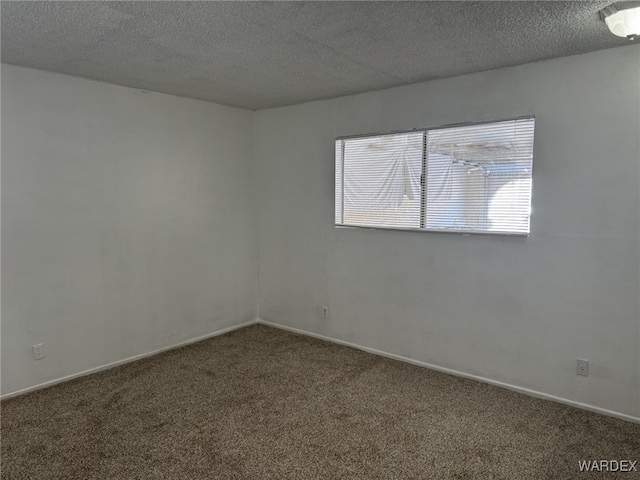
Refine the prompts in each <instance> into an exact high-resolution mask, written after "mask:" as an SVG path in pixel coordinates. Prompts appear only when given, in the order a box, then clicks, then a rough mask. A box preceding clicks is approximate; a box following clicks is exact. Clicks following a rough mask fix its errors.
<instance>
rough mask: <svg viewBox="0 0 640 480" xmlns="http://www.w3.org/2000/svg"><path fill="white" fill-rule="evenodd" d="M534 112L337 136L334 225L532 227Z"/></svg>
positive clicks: (497, 229)
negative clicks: (428, 127) (522, 116)
mask: <svg viewBox="0 0 640 480" xmlns="http://www.w3.org/2000/svg"><path fill="white" fill-rule="evenodd" d="M534 126H535V120H534V119H533V118H525V119H517V120H507V121H501V122H494V123H485V124H479V125H468V126H456V127H446V128H439V129H431V130H419V131H411V132H405V133H395V134H387V135H376V136H362V137H354V138H346V139H338V140H337V141H336V151H335V159H336V170H335V171H336V181H335V186H336V195H335V223H336V225H346V226H362V227H377V228H401V229H415V230H432V231H452V232H462V233H466V232H484V233H497V234H499V233H507V234H528V233H529V226H530V223H529V216H530V209H531V185H532V183H531V180H532V167H533V135H534Z"/></svg>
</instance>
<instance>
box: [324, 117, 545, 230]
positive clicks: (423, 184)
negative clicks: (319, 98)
mask: <svg viewBox="0 0 640 480" xmlns="http://www.w3.org/2000/svg"><path fill="white" fill-rule="evenodd" d="M518 120H534V122H535V116H534V115H525V116H521V117H515V118H506V119H500V120H487V121H482V122H465V123H454V124H447V125H440V126H438V127H430V128H414V129H411V130H396V131H392V132H385V133H366V134H358V135H347V136H340V137H336V139H335V141H336V142H338V141H340V142H341V148H342V152H341V159H342V167H341V172H342V179H341V182H340V184H341V187H342V191H341V192H340V199H341V202H340V203H341V209H342V211H341V213H340V218H341V219H342V220H344V149H345V142H344V140H351V139H355V138H366V137H383V136H387V135H398V134H403V133H418V132H423V141H422V173H421V177H420V223H419V225H420V226H419V227H418V228H404V227H392V226H378V225H350V224H345V223H338V222H337V221H336V214H337V208H335V205H337V203H338V192H337V190H336V191H335V192H334V202H335V204H334V208H335V210H334V226H335V227H337V228H362V229H369V230H399V231H408V232H426V233H448V234H457V235H463V236H471V235H497V236H501V237H503V236H513V237H529V236H530V235H531V216H532V214H533V209H532V204H533V156H534V153H533V149H534V145H533V146H532V161H531V177H530V179H531V190H530V195H529V205H530V212H529V231H528V232H526V233H525V232H514V231H491V230H456V229H439V228H426V223H427V220H426V213H427V184H428V180H427V179H428V177H427V175H428V159H427V155H428V154H427V151H428V149H427V146H428V135H429V132H430V131H436V130H441V129H451V128H456V127H468V126H474V125H488V124H492V123H502V122H511V121H518ZM534 129H535V124H534ZM534 138H535V132H534ZM334 164H335V158H334ZM334 178H336V174H335V172H334ZM335 186H336V188H337V182H336V184H335Z"/></svg>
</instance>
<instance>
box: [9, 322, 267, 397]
mask: <svg viewBox="0 0 640 480" xmlns="http://www.w3.org/2000/svg"><path fill="white" fill-rule="evenodd" d="M256 323H257V320H251V321H249V322H244V323H241V324H240V325H233V326H231V327H227V328H223V329H221V330H216V331H215V332H213V333H207V334H206V335H201V336H199V337H195V338H190V339H188V340H184V341H182V342H179V343H175V344H173V345H169V346H167V347H162V348H158V349H156V350H152V351H150V352H146V353H141V354H139V355H133V356H132V357H127V358H125V359H123V360H117V361H115V362H111V363H107V364H105V365H101V366H99V367H94V368H90V369H88V370H83V371H81V372H78V373H73V374H71V375H65V376H64V377H60V378H56V379H54V380H49V381H47V382H43V383H39V384H37V385H33V386H31V387H27V388H22V389H20V390H15V391H13V392H9V393H5V394H3V395H0V400H6V399H9V398H13V397H18V396H20V395H24V394H26V393H30V392H35V391H36V390H41V389H43V388H47V387H51V386H53V385H57V384H58V383H63V382H67V381H69V380H73V379H74V378H78V377H85V376H87V375H91V374H92V373H98V372H101V371H103V370H108V369H110V368H113V367H117V366H120V365H124V364H126V363H131V362H135V361H136V360H142V359H143V358H147V357H152V356H154V355H158V354H159V353H163V352H167V351H169V350H173V349H176V348H180V347H184V346H186V345H190V344H192V343H197V342H200V341H202V340H206V339H207V338H213V337H217V336H219V335H224V334H225V333H229V332H233V331H234V330H239V329H241V328H245V327H249V326H251V325H255V324H256Z"/></svg>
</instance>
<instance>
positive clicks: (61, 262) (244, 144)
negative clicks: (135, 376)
mask: <svg viewBox="0 0 640 480" xmlns="http://www.w3.org/2000/svg"><path fill="white" fill-rule="evenodd" d="M253 173H254V163H253V112H250V111H247V110H241V109H236V108H228V107H223V106H219V105H214V104H211V103H206V102H199V101H195V100H188V99H183V98H178V97H173V96H169V95H162V94H158V93H148V92H144V91H139V90H135V89H130V88H124V87H119V86H115V85H108V84H104V83H98V82H93V81H88V80H83V79H79V78H74V77H68V76H63V75H58V74H54V73H47V72H41V71H37V70H32V69H27V68H21V67H15V66H10V65H3V66H2V393H3V394H10V393H12V392H15V391H19V390H21V389H25V388H30V387H33V386H36V385H38V384H42V383H45V382H49V381H54V380H56V379H60V378H62V377H65V376H69V375H74V374H77V373H79V372H82V371H84V370H88V369H93V368H98V367H100V366H103V365H106V364H109V363H112V362H118V361H121V360H124V359H127V358H130V357H132V356H135V355H140V354H144V353H148V352H152V351H155V350H157V349H160V348H165V347H168V346H171V345H175V344H178V343H180V342H183V341H187V340H189V339H194V338H197V337H200V336H204V335H208V334H211V333H213V332H216V331H219V330H221V329H224V328H227V327H232V326H235V325H239V324H242V323H244V322H247V321H252V320H254V319H255V316H256V312H255V304H256V269H257V243H256V242H257V240H256V217H255V196H254V180H255V179H254V175H253ZM41 342H42V343H44V351H45V358H44V359H42V360H38V361H34V360H33V357H32V350H31V346H32V345H34V344H37V343H41Z"/></svg>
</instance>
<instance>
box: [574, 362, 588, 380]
mask: <svg viewBox="0 0 640 480" xmlns="http://www.w3.org/2000/svg"><path fill="white" fill-rule="evenodd" d="M576 373H577V374H578V375H582V376H583V377H588V376H589V360H583V359H580V358H579V359H578V360H577V361H576Z"/></svg>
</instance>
